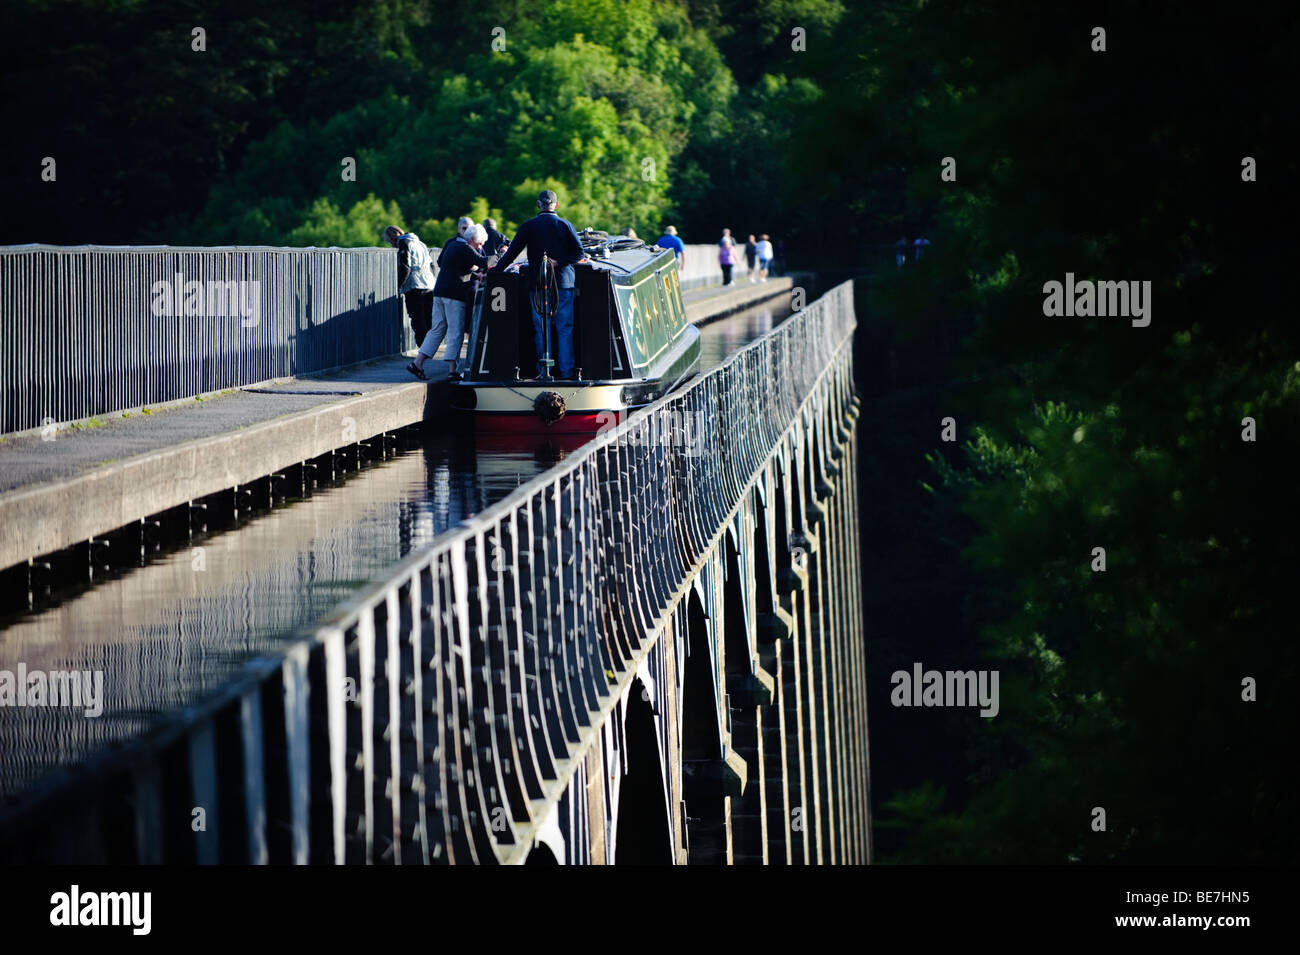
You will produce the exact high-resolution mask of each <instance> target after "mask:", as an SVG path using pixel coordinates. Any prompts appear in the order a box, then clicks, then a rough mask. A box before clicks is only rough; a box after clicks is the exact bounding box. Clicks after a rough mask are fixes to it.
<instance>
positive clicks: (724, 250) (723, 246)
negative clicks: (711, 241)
mask: <svg viewBox="0 0 1300 955" xmlns="http://www.w3.org/2000/svg"><path fill="white" fill-rule="evenodd" d="M735 264H736V240H735V239H733V238H732V237H731V230H730V229H723V230H722V238H721V239H720V240H719V241H718V265H720V266H722V284H723V285H730V284H731V269H732V267H733V266H735Z"/></svg>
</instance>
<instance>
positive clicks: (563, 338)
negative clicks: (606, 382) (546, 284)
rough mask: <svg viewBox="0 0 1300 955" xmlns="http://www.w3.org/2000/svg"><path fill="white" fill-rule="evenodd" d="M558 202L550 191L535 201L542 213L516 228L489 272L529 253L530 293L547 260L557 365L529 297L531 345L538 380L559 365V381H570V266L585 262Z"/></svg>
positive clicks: (543, 322) (541, 321)
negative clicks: (551, 281) (558, 211)
mask: <svg viewBox="0 0 1300 955" xmlns="http://www.w3.org/2000/svg"><path fill="white" fill-rule="evenodd" d="M558 205H559V200H558V199H557V198H556V196H555V193H554V192H552V191H551V190H549V189H546V190H544V191H543V192H542V194H541V195H540V196H538V197H537V208H538V209H540V210H541V211H540V212H539V213H538V214H537V215H536V216H534V217H533V218H531V219H529V220H528V221H527V222H525V223H524V224H523V225H521V226H520V227H519V231H518V232H517V233H515V238H514V241H513V242H511V243H510V248H509V249H507V250H506V252H505V254H504V255H503V256H501V260H500V261H499V262H497V264H496V267H495V268H494V269H493V270H492V271H494V272H499V271H502V270H504V269H505V268H506V267H507V266H508V265H509V264H510V263H511V262H513V261H514V260H515V259H517V258H519V253H521V252H523V251H524V250H525V249H527V250H528V283H527V284H528V288H529V290H530V291H531V290H532V289H534V288H538V287H540V286H541V284H542V281H543V278H542V263H543V262H545V261H547V260H550V263H551V265H552V267H553V269H554V275H555V284H556V286H557V287H558V292H557V294H556V302H555V311H554V321H553V322H551V323H550V324H551V328H552V329H553V330H554V333H555V334H554V336H553V341H554V342H555V354H556V356H557V358H558V361H555V362H553V361H551V357H550V354H549V352H548V350H547V347H546V345H547V343H546V338H547V335H546V332H547V323H546V322H545V321H544V320H543V316H541V315H539V314H538V312H537V304H536V300H535V298H533V296H531V295H530V296H529V298H530V301H531V302H532V309H533V343H534V344H535V345H536V346H537V377H539V378H549V377H550V376H551V372H550V366H551V365H552V364H558V365H559V373H560V377H561V378H572V377H573V372H574V354H573V266H574V265H576V264H577V263H579V262H585V261H587V257H586V255H585V254H584V253H583V251H582V242H581V241H580V240H579V239H578V233H577V232H576V231H575V230H574V228H573V223H571V222H569V221H568V220H567V219H561V218H560V217H559V216H558V215H556V212H555V209H556V207H557V206H558Z"/></svg>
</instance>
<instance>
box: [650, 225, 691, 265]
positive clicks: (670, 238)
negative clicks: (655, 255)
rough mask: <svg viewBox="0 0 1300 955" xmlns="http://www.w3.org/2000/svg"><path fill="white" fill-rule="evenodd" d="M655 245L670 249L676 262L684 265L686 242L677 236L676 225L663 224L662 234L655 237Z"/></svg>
mask: <svg viewBox="0 0 1300 955" xmlns="http://www.w3.org/2000/svg"><path fill="white" fill-rule="evenodd" d="M655 245H657V246H659V248H661V249H672V250H673V255H675V256H677V264H678V265H681V266H685V265H686V243H684V242H683V241H682V240H681V239H679V238H677V227H676V226H671V225H668V226H664V234H663V235H661V236H660V237H659V238H657V239H655Z"/></svg>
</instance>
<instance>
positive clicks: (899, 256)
mask: <svg viewBox="0 0 1300 955" xmlns="http://www.w3.org/2000/svg"><path fill="white" fill-rule="evenodd" d="M894 261H895V262H897V263H898V267H899V268H900V269H901V268H902V267H903V263H904V262H906V261H907V236H901V237H900V238H899V240H898V241H897V242H895V243H894Z"/></svg>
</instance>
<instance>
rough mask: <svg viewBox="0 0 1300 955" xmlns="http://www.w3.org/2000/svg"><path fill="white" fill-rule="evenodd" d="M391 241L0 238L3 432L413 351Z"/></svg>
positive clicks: (0, 409) (0, 421) (0, 422)
mask: <svg viewBox="0 0 1300 955" xmlns="http://www.w3.org/2000/svg"><path fill="white" fill-rule="evenodd" d="M409 339H410V332H409V330H408V329H407V328H406V324H405V323H404V322H403V321H402V309H401V305H400V304H399V300H398V298H397V262H396V256H395V255H394V253H393V251H392V250H391V249H382V248H373V249H281V248H266V247H234V248H212V249H199V248H181V247H173V246H158V247H111V246H82V247H74V248H63V247H57V246H47V245H30V246H10V247H4V248H0V433H9V432H13V431H22V430H25V429H28V428H35V427H39V426H41V425H43V424H46V423H51V422H52V423H63V422H68V421H75V420H79V419H83V418H89V417H92V416H94V415H100V414H105V413H109V412H113V411H120V410H124V409H128V408H137V407H141V406H144V405H153V404H160V403H162V402H167V401H174V400H178V399H182V398H189V397H192V396H194V395H199V394H205V393H208V392H213V391H219V390H222V389H225V388H233V387H240V386H243V385H249V384H253V383H256V382H258V381H264V380H266V379H269V378H280V377H286V376H289V375H298V374H309V373H312V372H319V371H324V370H326V369H329V368H334V367H338V366H340V365H347V364H352V363H354V362H360V361H366V360H368V359H371V358H377V357H379V356H382V355H388V354H393V353H395V352H398V351H402V350H404V348H407V347H412V346H411V343H410V340H409Z"/></svg>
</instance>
